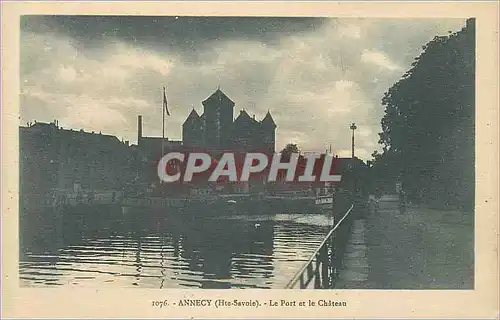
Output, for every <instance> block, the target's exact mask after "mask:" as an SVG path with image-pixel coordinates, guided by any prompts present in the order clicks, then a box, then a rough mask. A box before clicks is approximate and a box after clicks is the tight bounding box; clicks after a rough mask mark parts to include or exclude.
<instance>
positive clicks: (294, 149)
mask: <svg viewBox="0 0 500 320" xmlns="http://www.w3.org/2000/svg"><path fill="white" fill-rule="evenodd" d="M281 153H284V154H292V153H300V149H299V147H298V146H297V145H296V144H294V143H288V144H287V145H286V146H285V147H284V148H283V150H281Z"/></svg>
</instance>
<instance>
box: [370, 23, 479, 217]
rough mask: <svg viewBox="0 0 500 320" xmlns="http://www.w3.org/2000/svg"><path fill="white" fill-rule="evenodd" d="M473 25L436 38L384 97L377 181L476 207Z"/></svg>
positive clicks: (434, 199) (443, 202)
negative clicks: (379, 178) (390, 181)
mask: <svg viewBox="0 0 500 320" xmlns="http://www.w3.org/2000/svg"><path fill="white" fill-rule="evenodd" d="M474 84H475V25H474V19H468V20H467V23H466V26H465V27H464V28H463V29H462V30H460V31H458V32H456V33H452V34H449V35H447V36H441V37H435V38H434V39H433V40H432V41H430V42H429V43H428V44H426V45H425V46H424V47H423V53H422V54H421V55H420V56H419V57H417V58H416V59H415V61H414V62H413V63H412V65H411V68H410V70H408V71H407V72H406V73H405V74H404V76H403V77H402V79H400V80H399V81H398V82H397V83H396V84H394V85H393V86H392V87H391V88H390V89H389V90H388V91H387V92H386V93H385V95H384V97H383V99H382V105H383V106H385V115H384V117H383V118H382V121H381V126H382V132H381V133H380V134H379V137H380V141H379V143H380V144H382V146H383V149H384V152H383V153H382V154H379V153H374V154H373V156H374V161H373V162H374V165H373V167H374V170H375V171H376V172H377V173H378V175H377V176H381V175H382V174H387V170H388V169H390V170H391V177H392V178H394V179H402V182H403V185H404V188H405V191H407V192H408V193H410V194H412V195H413V196H414V197H417V196H418V197H420V196H424V198H426V199H427V200H429V201H431V202H434V203H436V204H438V205H441V206H450V205H452V204H455V203H460V204H461V205H462V206H465V207H467V208H472V207H473V199H474V127H475V118H474V115H475V108H474V100H475V91H474Z"/></svg>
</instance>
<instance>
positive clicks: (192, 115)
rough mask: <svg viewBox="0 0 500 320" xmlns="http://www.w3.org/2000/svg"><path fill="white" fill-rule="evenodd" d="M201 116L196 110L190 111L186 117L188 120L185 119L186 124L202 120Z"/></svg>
mask: <svg viewBox="0 0 500 320" xmlns="http://www.w3.org/2000/svg"><path fill="white" fill-rule="evenodd" d="M200 119H201V117H200V116H199V115H198V112H196V110H194V109H193V110H191V113H189V115H188V117H187V118H186V121H184V124H186V123H188V122H191V121H197V120H200Z"/></svg>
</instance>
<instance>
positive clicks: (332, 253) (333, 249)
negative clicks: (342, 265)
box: [330, 231, 338, 288]
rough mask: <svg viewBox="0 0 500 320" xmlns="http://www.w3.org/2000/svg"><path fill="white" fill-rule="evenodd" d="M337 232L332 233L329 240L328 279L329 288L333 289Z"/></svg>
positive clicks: (335, 269)
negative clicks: (329, 280) (329, 272)
mask: <svg viewBox="0 0 500 320" xmlns="http://www.w3.org/2000/svg"><path fill="white" fill-rule="evenodd" d="M336 238H337V231H335V232H333V233H332V238H331V240H330V243H331V247H330V269H331V274H330V279H331V284H330V287H331V288H335V282H336V278H337V259H338V257H337V249H336V246H337V241H336Z"/></svg>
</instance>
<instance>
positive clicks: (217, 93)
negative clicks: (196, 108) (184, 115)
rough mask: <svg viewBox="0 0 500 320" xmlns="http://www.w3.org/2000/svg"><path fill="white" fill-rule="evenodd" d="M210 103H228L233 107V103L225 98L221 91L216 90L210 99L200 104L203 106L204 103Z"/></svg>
mask: <svg viewBox="0 0 500 320" xmlns="http://www.w3.org/2000/svg"><path fill="white" fill-rule="evenodd" d="M210 101H218V102H223V103H228V104H232V105H233V106H234V102H233V101H232V100H231V99H229V97H228V96H226V94H225V93H224V92H222V90H221V89H217V91H215V92H214V93H212V95H211V96H210V97H208V98H207V99H206V100H205V101H203V102H202V103H203V105H205V103H207V102H210Z"/></svg>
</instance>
